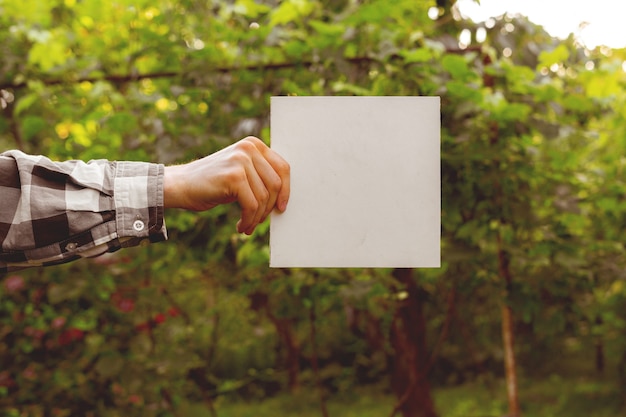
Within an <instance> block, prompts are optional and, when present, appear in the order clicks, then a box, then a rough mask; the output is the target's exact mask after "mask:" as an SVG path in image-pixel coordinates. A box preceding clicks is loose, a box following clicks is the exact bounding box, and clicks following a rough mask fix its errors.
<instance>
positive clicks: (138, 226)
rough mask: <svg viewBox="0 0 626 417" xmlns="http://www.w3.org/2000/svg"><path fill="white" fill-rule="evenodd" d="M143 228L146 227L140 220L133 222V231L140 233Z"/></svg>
mask: <svg viewBox="0 0 626 417" xmlns="http://www.w3.org/2000/svg"><path fill="white" fill-rule="evenodd" d="M145 227H146V225H145V224H144V223H143V222H142V221H141V220H135V222H134V223H133V229H135V231H137V232H141V231H142V230H143V229H144V228H145Z"/></svg>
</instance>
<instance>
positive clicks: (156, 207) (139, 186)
mask: <svg viewBox="0 0 626 417" xmlns="http://www.w3.org/2000/svg"><path fill="white" fill-rule="evenodd" d="M164 171H165V167H164V166H163V165H162V164H152V163H146V162H127V161H124V162H115V178H114V183H113V190H114V192H113V198H114V203H115V213H116V228H117V234H118V237H119V238H120V241H121V242H122V246H134V245H136V244H138V243H140V242H141V241H143V240H144V239H147V240H149V241H150V242H158V241H162V240H166V239H167V230H166V228H165V221H164V218H163V175H164ZM125 238H131V239H129V240H127V239H125ZM137 240H139V242H138V241H137Z"/></svg>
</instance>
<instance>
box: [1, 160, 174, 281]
mask: <svg viewBox="0 0 626 417" xmlns="http://www.w3.org/2000/svg"><path fill="white" fill-rule="evenodd" d="M0 192H1V194H2V198H1V199H0V242H1V252H0V271H2V270H5V271H6V270H13V269H19V268H23V267H26V266H35V265H49V264H57V263H62V262H67V261H70V260H73V259H78V258H80V257H88V256H96V255H99V254H102V253H104V252H107V251H114V250H116V249H119V248H121V247H126V246H133V245H137V244H139V243H140V242H141V241H144V240H145V241H159V240H164V239H166V237H167V235H166V230H165V227H164V223H163V201H162V199H163V167H162V166H161V165H155V164H146V163H137V162H109V161H103V160H100V161H92V162H90V163H88V164H87V163H84V162H81V161H66V162H52V161H50V160H49V159H47V158H45V157H40V156H30V155H25V154H23V153H21V152H16V151H11V152H7V153H5V154H2V155H1V156H0Z"/></svg>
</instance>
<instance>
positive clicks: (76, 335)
mask: <svg viewBox="0 0 626 417" xmlns="http://www.w3.org/2000/svg"><path fill="white" fill-rule="evenodd" d="M83 337H85V332H83V331H82V330H79V329H77V328H75V327H71V328H69V329H67V330H65V331H64V332H63V333H61V334H60V335H59V338H58V339H57V341H58V342H59V345H61V346H65V345H69V344H70V343H72V342H74V341H78V340H82V339H83Z"/></svg>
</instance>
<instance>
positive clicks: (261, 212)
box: [237, 137, 290, 234]
mask: <svg viewBox="0 0 626 417" xmlns="http://www.w3.org/2000/svg"><path fill="white" fill-rule="evenodd" d="M250 145H252V146H250ZM240 146H241V147H242V150H243V151H244V152H246V153H247V154H248V156H249V157H250V160H251V162H252V164H251V165H250V164H248V165H246V166H245V173H246V184H245V185H243V184H242V185H241V186H240V189H239V193H238V201H239V204H240V206H241V209H242V213H241V219H240V221H239V222H238V224H237V230H238V231H239V232H243V233H246V234H251V233H252V232H253V231H254V228H255V227H256V226H257V225H258V224H259V223H262V222H263V221H264V220H265V219H266V218H267V216H268V215H269V214H270V213H271V212H272V210H273V209H274V208H277V209H278V210H279V211H285V209H286V208H287V203H288V201H289V187H290V177H289V174H290V169H289V164H288V163H287V162H286V161H285V160H284V159H283V158H282V157H281V156H280V155H278V154H277V153H276V152H274V151H272V150H271V149H270V148H268V147H267V146H266V145H265V144H264V143H263V142H262V141H261V140H259V139H257V138H254V137H248V138H246V139H244V140H242V141H241V142H240Z"/></svg>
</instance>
